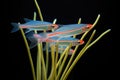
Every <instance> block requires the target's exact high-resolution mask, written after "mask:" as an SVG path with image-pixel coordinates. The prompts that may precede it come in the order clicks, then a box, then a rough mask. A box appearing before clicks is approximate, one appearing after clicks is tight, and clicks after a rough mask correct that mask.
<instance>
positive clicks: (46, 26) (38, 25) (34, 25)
mask: <svg viewBox="0 0 120 80" xmlns="http://www.w3.org/2000/svg"><path fill="white" fill-rule="evenodd" d="M11 25H13V27H14V28H13V29H12V31H11V32H16V31H18V30H19V28H22V29H27V30H26V32H25V33H28V32H30V31H32V30H38V31H44V30H52V29H57V28H58V25H57V24H53V23H51V22H46V21H34V20H31V21H28V22H26V23H24V24H18V23H11Z"/></svg>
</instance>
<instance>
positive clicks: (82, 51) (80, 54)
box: [63, 30, 96, 80]
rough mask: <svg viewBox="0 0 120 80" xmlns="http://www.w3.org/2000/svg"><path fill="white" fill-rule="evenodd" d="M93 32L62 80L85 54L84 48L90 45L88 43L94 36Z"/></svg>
mask: <svg viewBox="0 0 120 80" xmlns="http://www.w3.org/2000/svg"><path fill="white" fill-rule="evenodd" d="M95 32H96V31H95V30H94V31H93V33H92V35H91V37H90V38H89V40H88V42H87V43H86V45H85V46H84V47H83V48H82V50H81V51H80V53H79V54H78V56H77V57H76V58H75V60H74V61H73V63H72V64H71V66H70V68H69V69H68V71H67V72H66V74H65V76H64V77H63V80H66V79H67V77H68V75H69V74H70V72H71V70H72V69H73V67H74V66H75V64H76V63H77V62H78V60H79V59H80V58H81V56H82V55H83V54H84V52H85V50H84V49H85V48H86V46H87V45H88V44H89V43H90V41H91V40H92V38H93V36H94V34H95Z"/></svg>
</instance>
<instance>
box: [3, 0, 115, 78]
mask: <svg viewBox="0 0 120 80" xmlns="http://www.w3.org/2000/svg"><path fill="white" fill-rule="evenodd" d="M38 2H39V5H40V7H41V11H42V14H43V18H44V20H46V21H50V22H52V21H53V19H54V18H57V23H58V24H70V23H77V21H78V19H79V18H82V23H93V22H94V21H95V19H96V17H97V15H98V14H100V15H101V17H100V19H99V21H98V23H97V25H96V27H95V28H94V29H96V30H97V32H96V34H95V37H94V39H95V38H97V37H98V36H99V35H100V34H101V33H102V32H104V31H105V30H107V29H112V28H113V27H116V7H115V6H113V5H114V4H115V2H114V1H110V0H59V1H57V0H38ZM36 10H37V9H36V6H35V4H34V2H33V0H9V1H7V2H6V6H5V11H6V12H5V17H4V19H5V20H4V21H5V24H7V25H6V26H3V27H5V28H6V29H7V30H8V39H7V40H8V41H7V42H8V44H7V45H8V54H7V55H8V57H9V60H8V63H11V64H10V65H9V66H10V71H9V72H10V74H11V77H12V80H32V74H31V68H30V64H29V59H28V56H27V51H26V47H25V44H24V41H23V38H22V35H21V33H20V31H18V32H16V33H10V31H11V29H12V26H11V25H10V23H11V22H21V23H23V22H24V21H23V18H30V19H32V18H33V12H34V11H36ZM37 19H38V20H39V16H38V15H37ZM89 35H90V34H89ZM80 36H81V35H80ZM80 36H78V37H80ZM88 37H89V36H88ZM112 40H113V39H112V31H111V32H109V33H108V34H106V35H105V36H104V37H103V38H102V39H100V40H99V41H98V42H97V43H96V44H95V45H93V46H92V47H91V48H90V49H88V50H87V51H86V52H85V54H84V55H83V56H82V58H81V59H80V60H79V62H78V63H77V64H76V66H75V67H74V69H73V70H72V72H71V74H70V75H69V77H68V80H85V79H83V78H89V79H96V80H97V78H104V77H111V76H110V75H112V74H113V73H112V72H111V71H113V69H112V67H111V65H112V63H113V62H112V56H113V54H112V53H113V51H112V50H113V47H112V42H113V41H112ZM86 41H87V38H86ZM80 49H81V47H80ZM78 51H79V50H78ZM31 52H32V54H31V55H32V57H33V61H34V64H36V63H35V61H36V49H35V48H34V49H32V50H31ZM95 76H96V77H97V78H95Z"/></svg>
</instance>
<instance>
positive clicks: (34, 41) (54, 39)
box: [27, 34, 84, 48]
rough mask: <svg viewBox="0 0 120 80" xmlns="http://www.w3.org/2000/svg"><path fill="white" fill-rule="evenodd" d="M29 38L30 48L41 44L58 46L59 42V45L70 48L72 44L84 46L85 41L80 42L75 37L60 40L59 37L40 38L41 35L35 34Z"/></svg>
mask: <svg viewBox="0 0 120 80" xmlns="http://www.w3.org/2000/svg"><path fill="white" fill-rule="evenodd" d="M27 38H28V39H29V40H30V42H31V44H30V48H33V47H35V46H36V45H37V44H38V43H40V42H48V43H49V44H50V46H51V45H56V43H57V42H59V45H63V46H66V45H67V46H68V45H70V43H71V44H72V46H76V45H82V44H83V43H84V41H83V40H79V39H77V38H73V37H63V38H60V39H59V37H51V38H46V37H42V36H40V35H39V34H33V36H29V37H27ZM58 39H59V40H58Z"/></svg>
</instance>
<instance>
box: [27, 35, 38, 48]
mask: <svg viewBox="0 0 120 80" xmlns="http://www.w3.org/2000/svg"><path fill="white" fill-rule="evenodd" d="M28 40H29V41H30V45H29V46H30V49H32V48H34V47H35V46H37V44H38V41H37V39H36V38H34V37H33V36H32V37H28Z"/></svg>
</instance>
